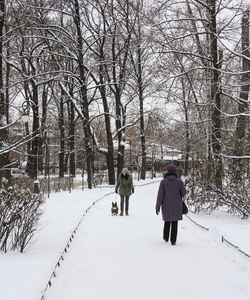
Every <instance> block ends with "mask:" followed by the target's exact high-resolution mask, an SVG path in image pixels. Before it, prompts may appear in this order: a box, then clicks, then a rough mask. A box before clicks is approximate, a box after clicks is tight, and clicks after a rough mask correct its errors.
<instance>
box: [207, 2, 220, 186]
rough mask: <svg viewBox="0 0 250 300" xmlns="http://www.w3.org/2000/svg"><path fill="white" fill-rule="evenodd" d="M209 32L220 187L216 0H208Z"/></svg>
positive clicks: (213, 126)
mask: <svg viewBox="0 0 250 300" xmlns="http://www.w3.org/2000/svg"><path fill="white" fill-rule="evenodd" d="M208 6H209V8H208V10H209V32H210V36H211V40H210V43H211V44H210V45H211V59H212V80H211V100H212V102H213V107H212V148H213V155H214V159H213V162H214V170H215V173H214V175H215V184H216V186H217V187H218V188H220V189H221V188H222V159H221V99H220V97H221V90H220V84H219V67H220V66H219V64H220V62H219V60H218V45H217V24H216V0H208Z"/></svg>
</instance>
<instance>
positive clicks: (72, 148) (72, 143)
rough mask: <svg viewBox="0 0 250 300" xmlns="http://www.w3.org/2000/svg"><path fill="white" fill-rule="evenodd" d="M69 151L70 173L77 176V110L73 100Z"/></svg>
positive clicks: (70, 113)
mask: <svg viewBox="0 0 250 300" xmlns="http://www.w3.org/2000/svg"><path fill="white" fill-rule="evenodd" d="M69 151H70V156H69V174H70V175H71V176H75V175H76V164H75V111H74V106H73V103H72V102H70V103H69Z"/></svg>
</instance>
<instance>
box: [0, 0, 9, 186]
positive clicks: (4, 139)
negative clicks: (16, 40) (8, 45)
mask: <svg viewBox="0 0 250 300" xmlns="http://www.w3.org/2000/svg"><path fill="white" fill-rule="evenodd" d="M4 13H5V1H4V0H0V185H2V178H3V177H5V178H6V179H7V180H9V181H10V172H9V171H4V170H2V168H3V167H4V166H6V165H8V164H9V152H5V148H6V147H7V146H8V145H9V138H8V131H7V127H6V125H7V122H6V118H7V115H8V113H7V112H6V103H5V99H4V93H3V90H4V83H3V58H2V54H3V40H2V36H3V27H4Z"/></svg>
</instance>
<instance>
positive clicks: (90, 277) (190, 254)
mask: <svg viewBox="0 0 250 300" xmlns="http://www.w3.org/2000/svg"><path fill="white" fill-rule="evenodd" d="M148 182H153V183H151V184H149V185H143V184H144V183H145V182H144V181H139V182H138V181H135V182H134V183H135V185H137V186H136V187H135V194H134V195H132V197H131V200H130V216H123V217H120V216H116V217H114V216H111V213H110V208H111V202H112V201H118V202H119V198H118V196H117V195H116V194H114V193H112V192H113V191H114V187H112V188H111V187H106V188H97V189H93V190H87V189H86V190H85V191H81V190H80V189H76V190H73V191H72V192H71V193H68V192H62V193H56V194H51V195H50V198H49V199H47V201H46V204H45V205H44V215H43V217H42V219H41V225H40V230H39V232H38V233H37V235H36V237H35V239H34V241H33V243H32V244H31V245H30V246H29V247H28V248H27V249H26V252H25V253H24V254H20V253H18V252H8V253H7V254H5V253H0V265H1V268H0V282H1V290H0V299H3V300H36V299H37V300H39V299H42V297H43V295H44V299H46V300H57V299H58V300H78V299H79V300H80V299H81V300H82V299H86V300H99V299H102V300H112V299H113V300H114V299H119V300H123V299H126V300H127V299H131V300H138V299H143V300H151V299H152V300H153V299H158V300H161V299H164V300H165V299H171V300H177V299H178V300H180V299H187V300H198V299H199V300H200V299H202V300H211V299H213V300H223V299H225V300H238V299H241V300H249V299H250V284H249V282H250V258H248V257H246V256H245V255H244V254H242V253H240V252H239V251H238V250H237V249H235V248H233V247H231V246H229V245H228V244H227V243H225V242H224V243H222V242H221V237H222V236H224V237H225V238H226V239H228V240H229V241H230V242H231V243H234V244H235V245H237V246H239V248H240V249H241V250H243V251H245V252H246V253H248V254H250V235H249V232H250V220H241V219H240V218H238V217H236V216H231V215H228V214H226V213H224V212H216V213H213V214H212V215H195V214H192V213H191V212H190V213H189V216H190V217H191V218H192V219H193V220H194V221H196V222H198V223H199V224H201V225H203V226H204V227H207V228H209V230H208V231H207V230H204V229H202V228H201V227H199V226H197V225H196V224H194V223H193V222H191V221H190V220H189V219H188V218H187V217H185V216H184V220H183V221H181V222H179V234H178V240H177V245H176V246H172V245H171V244H169V243H166V242H164V241H163V240H162V227H163V222H162V219H161V216H160V215H159V216H157V215H156V214H155V209H154V207H155V200H156V194H157V190H158V186H159V179H154V180H153V181H151V180H147V181H146V183H148ZM106 194H109V195H107V196H106V197H103V196H104V195H106ZM102 197H103V198H102ZM100 198H102V199H101V200H100V201H97V202H96V204H95V205H92V203H93V202H95V201H96V200H98V199H100ZM91 205H92V207H91V209H89V210H87V209H88V208H89V207H90V206H91ZM86 210H87V211H86ZM79 222H80V224H79ZM78 224H79V225H78ZM75 228H77V231H76V233H75V234H74V238H73V239H72V242H70V243H69V246H70V247H69V248H68V247H66V249H67V253H66V252H65V251H64V249H65V246H66V245H67V243H68V241H69V239H70V237H71V235H72V233H74V232H73V230H74V229H75ZM62 254H63V258H64V260H60V259H59V258H60V256H61V255H62ZM58 261H59V262H60V267H59V266H58V265H57V262H58ZM55 266H57V268H56V277H55V278H54V277H52V279H51V283H52V286H51V287H48V288H47V290H46V292H45V293H44V290H45V289H46V285H47V283H48V281H49V279H50V276H51V274H52V272H53V270H54V267H55Z"/></svg>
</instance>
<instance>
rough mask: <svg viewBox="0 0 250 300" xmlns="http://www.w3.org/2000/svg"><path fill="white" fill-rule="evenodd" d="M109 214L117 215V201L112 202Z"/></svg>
mask: <svg viewBox="0 0 250 300" xmlns="http://www.w3.org/2000/svg"><path fill="white" fill-rule="evenodd" d="M111 214H112V216H117V215H118V206H117V202H115V203H114V202H112V207H111Z"/></svg>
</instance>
